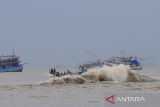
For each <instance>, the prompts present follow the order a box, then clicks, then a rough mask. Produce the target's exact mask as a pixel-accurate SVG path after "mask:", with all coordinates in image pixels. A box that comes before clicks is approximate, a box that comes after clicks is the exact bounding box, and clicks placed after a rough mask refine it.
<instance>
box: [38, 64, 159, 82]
mask: <svg viewBox="0 0 160 107" xmlns="http://www.w3.org/2000/svg"><path fill="white" fill-rule="evenodd" d="M97 81H118V82H157V81H160V80H159V79H158V78H153V77H151V76H147V75H144V74H140V73H138V72H136V71H132V70H130V68H129V67H128V66H125V65H122V64H121V65H116V66H112V67H110V66H103V67H101V68H94V69H89V70H88V71H87V72H85V73H83V74H82V75H80V76H74V75H73V76H70V75H65V76H62V77H56V78H53V79H50V80H46V81H42V82H40V83H39V84H41V85H45V84H68V83H73V84H83V83H85V82H97Z"/></svg>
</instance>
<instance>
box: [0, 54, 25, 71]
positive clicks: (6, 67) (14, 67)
mask: <svg viewBox="0 0 160 107" xmlns="http://www.w3.org/2000/svg"><path fill="white" fill-rule="evenodd" d="M20 63H21V61H20V60H19V57H17V56H16V55H14V54H13V55H9V56H0V72H22V70H23V64H20Z"/></svg>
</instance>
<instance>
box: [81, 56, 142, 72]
mask: <svg viewBox="0 0 160 107" xmlns="http://www.w3.org/2000/svg"><path fill="white" fill-rule="evenodd" d="M119 64H123V65H127V66H129V67H130V69H131V70H142V69H143V66H142V65H141V64H140V61H138V58H137V57H133V56H130V57H113V58H110V59H107V60H97V61H96V62H93V63H88V64H82V65H79V70H80V72H79V73H80V74H81V73H83V72H86V71H87V70H88V69H91V68H97V67H102V66H104V65H105V66H116V65H119Z"/></svg>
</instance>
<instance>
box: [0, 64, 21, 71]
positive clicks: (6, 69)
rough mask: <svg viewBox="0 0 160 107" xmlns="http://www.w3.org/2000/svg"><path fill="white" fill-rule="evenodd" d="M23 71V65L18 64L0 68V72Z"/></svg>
mask: <svg viewBox="0 0 160 107" xmlns="http://www.w3.org/2000/svg"><path fill="white" fill-rule="evenodd" d="M22 71H23V65H19V66H17V67H9V68H5V69H0V72H22Z"/></svg>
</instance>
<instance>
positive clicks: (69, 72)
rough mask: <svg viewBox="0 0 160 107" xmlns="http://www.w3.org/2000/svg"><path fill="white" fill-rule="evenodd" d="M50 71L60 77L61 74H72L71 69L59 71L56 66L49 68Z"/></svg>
mask: <svg viewBox="0 0 160 107" xmlns="http://www.w3.org/2000/svg"><path fill="white" fill-rule="evenodd" d="M49 73H50V74H53V75H55V76H56V77H60V76H64V75H72V73H71V71H70V70H66V71H64V72H58V71H56V68H51V69H50V70H49Z"/></svg>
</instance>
